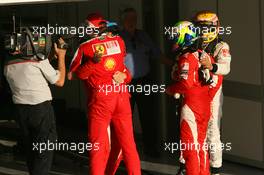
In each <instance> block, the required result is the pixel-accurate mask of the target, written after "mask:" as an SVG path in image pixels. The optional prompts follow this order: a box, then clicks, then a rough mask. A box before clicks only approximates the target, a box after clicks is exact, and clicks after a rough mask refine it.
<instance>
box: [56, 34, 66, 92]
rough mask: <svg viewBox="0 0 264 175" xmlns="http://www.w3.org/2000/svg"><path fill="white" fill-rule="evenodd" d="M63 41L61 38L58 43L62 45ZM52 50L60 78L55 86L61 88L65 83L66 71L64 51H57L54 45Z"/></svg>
mask: <svg viewBox="0 0 264 175" xmlns="http://www.w3.org/2000/svg"><path fill="white" fill-rule="evenodd" d="M63 42H64V41H63V39H62V38H60V39H59V43H60V44H62V43H63ZM54 50H55V55H56V56H57V58H58V70H59V72H60V78H59V80H58V81H57V82H56V83H55V85H56V86H59V87H62V86H63V85H64V82H65V74H66V69H65V55H66V49H59V48H58V47H57V44H56V43H55V44H54Z"/></svg>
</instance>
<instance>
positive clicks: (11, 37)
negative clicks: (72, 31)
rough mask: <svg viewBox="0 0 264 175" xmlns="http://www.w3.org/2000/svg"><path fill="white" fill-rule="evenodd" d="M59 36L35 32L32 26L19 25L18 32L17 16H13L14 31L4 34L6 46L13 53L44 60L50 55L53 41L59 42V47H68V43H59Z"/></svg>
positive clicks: (22, 56)
mask: <svg viewBox="0 0 264 175" xmlns="http://www.w3.org/2000/svg"><path fill="white" fill-rule="evenodd" d="M58 39H59V37H58V36H56V37H53V38H52V37H51V36H50V35H43V34H42V35H41V34H39V33H34V32H33V28H32V27H21V26H20V27H19V32H16V24H15V16H13V33H11V34H7V35H5V36H4V47H5V50H6V51H8V52H9V53H10V54H12V55H19V56H21V58H25V59H27V58H29V59H31V58H36V59H38V60H44V59H47V58H48V57H49V54H50V52H51V49H52V46H53V45H52V43H55V42H56V43H57V46H58V48H60V49H67V48H68V44H67V43H63V44H60V43H59V40H58Z"/></svg>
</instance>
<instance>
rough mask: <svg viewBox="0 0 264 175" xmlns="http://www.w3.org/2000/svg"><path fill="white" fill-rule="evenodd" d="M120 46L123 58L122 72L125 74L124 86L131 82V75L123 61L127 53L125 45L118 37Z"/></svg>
mask: <svg viewBox="0 0 264 175" xmlns="http://www.w3.org/2000/svg"><path fill="white" fill-rule="evenodd" d="M120 46H121V48H122V56H123V58H124V63H123V66H124V67H123V72H124V73H125V74H126V79H125V82H124V83H125V84H128V83H130V81H131V80H132V75H131V73H130V71H129V69H128V68H127V67H126V65H125V59H126V55H127V53H126V45H125V42H124V40H123V39H122V38H121V37H120Z"/></svg>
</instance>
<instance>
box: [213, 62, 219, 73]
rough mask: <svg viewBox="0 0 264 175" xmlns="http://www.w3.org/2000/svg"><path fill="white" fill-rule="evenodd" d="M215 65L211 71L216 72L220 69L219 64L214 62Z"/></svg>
mask: <svg viewBox="0 0 264 175" xmlns="http://www.w3.org/2000/svg"><path fill="white" fill-rule="evenodd" d="M212 65H213V69H212V70H211V72H213V73H215V72H216V71H217V69H218V66H217V64H212Z"/></svg>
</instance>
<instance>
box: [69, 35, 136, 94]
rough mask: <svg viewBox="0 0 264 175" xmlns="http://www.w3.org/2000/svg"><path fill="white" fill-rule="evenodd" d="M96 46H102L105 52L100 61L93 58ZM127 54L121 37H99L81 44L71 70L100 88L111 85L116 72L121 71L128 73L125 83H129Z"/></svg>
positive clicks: (94, 86)
mask: <svg viewBox="0 0 264 175" xmlns="http://www.w3.org/2000/svg"><path fill="white" fill-rule="evenodd" d="M111 47H112V50H111ZM96 48H101V53H102V54H103V56H102V57H101V61H100V62H99V63H96V62H94V60H93V59H94V53H95V50H96ZM115 49H116V51H115ZM118 50H120V51H118ZM125 55H126V48H125V44H124V41H123V40H122V38H121V37H119V36H114V37H108V36H105V39H103V40H102V39H101V37H97V38H94V39H91V40H89V41H87V42H85V43H83V44H81V46H80V47H79V49H78V50H77V51H76V53H75V55H74V58H73V60H72V63H71V66H70V72H75V73H76V74H77V76H78V77H79V78H80V79H82V80H84V79H86V80H87V81H88V84H90V85H91V86H92V87H93V88H97V89H98V88H99V85H102V84H104V85H111V84H112V82H113V75H114V73H115V72H116V71H120V72H124V73H126V75H127V78H126V79H125V82H124V83H125V84H127V83H129V82H130V81H131V75H130V72H129V70H128V69H127V68H126V66H125V64H124V57H125Z"/></svg>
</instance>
